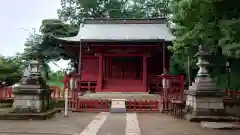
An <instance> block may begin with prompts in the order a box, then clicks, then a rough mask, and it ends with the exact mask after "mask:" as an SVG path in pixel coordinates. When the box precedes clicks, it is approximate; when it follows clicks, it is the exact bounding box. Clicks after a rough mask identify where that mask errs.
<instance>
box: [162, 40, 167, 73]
mask: <svg viewBox="0 0 240 135" xmlns="http://www.w3.org/2000/svg"><path fill="white" fill-rule="evenodd" d="M162 64H163V65H162V67H163V73H164V72H165V71H166V70H167V69H166V46H165V43H163V45H162Z"/></svg>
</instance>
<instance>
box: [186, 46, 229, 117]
mask: <svg viewBox="0 0 240 135" xmlns="http://www.w3.org/2000/svg"><path fill="white" fill-rule="evenodd" d="M196 56H197V58H198V62H197V66H198V67H199V70H198V73H197V76H196V78H195V82H194V83H193V84H192V86H191V87H190V88H189V90H187V91H186V92H185V93H186V108H185V112H186V115H185V116H186V119H188V120H191V121H195V120H196V121H201V120H204V119H215V118H220V119H221V118H222V117H219V116H225V113H224V105H223V99H222V97H223V95H224V93H223V92H221V91H220V90H219V89H217V88H216V85H215V83H214V82H213V80H212V78H211V76H210V75H209V73H208V71H207V66H208V65H209V62H208V61H207V57H208V56H210V54H209V53H207V52H205V51H204V50H203V48H202V46H201V45H200V46H199V51H198V53H197V54H196Z"/></svg>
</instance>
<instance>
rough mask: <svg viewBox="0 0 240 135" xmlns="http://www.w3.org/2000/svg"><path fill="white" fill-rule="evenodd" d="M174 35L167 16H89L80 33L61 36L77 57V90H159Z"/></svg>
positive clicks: (70, 53)
mask: <svg viewBox="0 0 240 135" xmlns="http://www.w3.org/2000/svg"><path fill="white" fill-rule="evenodd" d="M173 38H174V37H173V36H172V35H171V32H170V31H169V29H168V27H167V25H166V20H165V19H125V20H124V19H87V20H84V22H83V24H82V25H81V26H80V30H79V33H78V35H76V36H75V37H66V38H58V39H59V41H61V44H63V45H62V46H61V48H62V49H63V50H64V53H65V55H69V56H71V57H73V58H75V59H76V58H77V59H78V61H77V62H78V64H76V65H75V69H76V76H75V77H76V80H77V86H76V89H77V90H83V91H87V90H89V91H92V92H157V91H160V90H159V89H158V87H161V86H160V85H161V83H159V82H160V81H161V78H158V77H157V76H159V75H161V74H162V73H163V71H164V69H165V70H166V71H168V70H169V58H170V55H171V54H170V52H169V51H168V50H167V46H169V45H171V41H172V39H173ZM156 78H158V79H157V81H156Z"/></svg>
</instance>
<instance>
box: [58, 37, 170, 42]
mask: <svg viewBox="0 0 240 135" xmlns="http://www.w3.org/2000/svg"><path fill="white" fill-rule="evenodd" d="M56 39H57V40H59V41H62V42H66V43H80V42H83V43H96V42H97V43H105V42H106V43H109V42H150V43H151V42H172V40H165V39H160V38H153V39H127V38H126V39H80V38H77V37H64V38H57V37H56Z"/></svg>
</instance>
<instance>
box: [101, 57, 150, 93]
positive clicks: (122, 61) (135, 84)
mask: <svg viewBox="0 0 240 135" xmlns="http://www.w3.org/2000/svg"><path fill="white" fill-rule="evenodd" d="M142 67H143V58H142V57H140V56H131V57H124V56H122V57H111V56H105V57H104V58H103V91H109V92H110V91H111V92H143V91H145V87H144V84H143V72H142Z"/></svg>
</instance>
